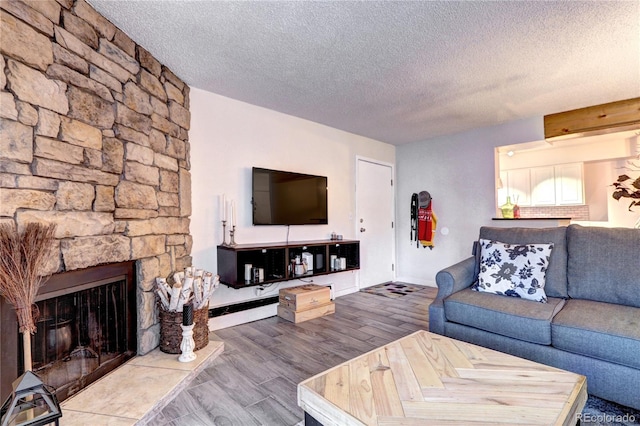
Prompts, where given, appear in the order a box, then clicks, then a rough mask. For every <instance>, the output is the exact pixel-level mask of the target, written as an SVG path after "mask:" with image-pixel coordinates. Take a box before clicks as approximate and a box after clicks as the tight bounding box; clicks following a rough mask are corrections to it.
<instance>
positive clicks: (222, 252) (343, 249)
mask: <svg viewBox="0 0 640 426" xmlns="http://www.w3.org/2000/svg"><path fill="white" fill-rule="evenodd" d="M303 252H308V253H311V254H312V255H313V257H314V259H322V262H320V263H318V262H315V261H314V265H313V266H314V268H313V271H309V272H307V273H305V274H301V275H296V274H295V273H294V271H292V270H290V268H289V266H290V264H291V259H295V257H296V256H302V253H303ZM332 255H335V256H337V257H338V258H340V257H344V258H345V260H346V265H345V268H344V269H339V270H336V269H335V268H334V267H333V265H331V264H330V263H331V262H330V260H331V256H332ZM245 264H251V265H252V266H253V267H254V268H263V269H264V281H254V280H248V281H245V279H244V265H245ZM356 269H360V241H357V240H315V241H297V242H289V243H260V244H237V245H235V246H218V275H220V282H221V283H222V284H225V285H227V286H229V287H232V288H236V289H237V288H245V287H252V286H257V285H264V284H268V283H273V282H279V281H288V280H296V279H301V278H302V279H304V278H310V277H314V276H318V275H327V274H334V273H337V272H345V271H353V270H356Z"/></svg>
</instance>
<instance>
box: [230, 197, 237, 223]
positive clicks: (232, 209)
mask: <svg viewBox="0 0 640 426" xmlns="http://www.w3.org/2000/svg"><path fill="white" fill-rule="evenodd" d="M229 204H230V206H231V214H230V216H231V218H230V220H231V226H235V224H236V211H235V202H234V201H233V200H231V202H230V203H229Z"/></svg>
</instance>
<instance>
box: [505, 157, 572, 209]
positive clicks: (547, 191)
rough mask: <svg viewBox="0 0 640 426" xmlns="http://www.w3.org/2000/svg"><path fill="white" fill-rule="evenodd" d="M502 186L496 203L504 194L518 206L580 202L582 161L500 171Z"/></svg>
mask: <svg viewBox="0 0 640 426" xmlns="http://www.w3.org/2000/svg"><path fill="white" fill-rule="evenodd" d="M500 179H501V180H502V184H503V188H502V189H500V190H498V206H501V205H503V204H504V203H505V202H506V200H507V196H510V197H511V202H512V203H514V204H518V205H519V206H532V207H535V206H562V205H571V204H583V203H584V184H583V167H582V163H569V164H558V165H555V166H543V167H532V168H529V169H513V170H506V171H501V172H500Z"/></svg>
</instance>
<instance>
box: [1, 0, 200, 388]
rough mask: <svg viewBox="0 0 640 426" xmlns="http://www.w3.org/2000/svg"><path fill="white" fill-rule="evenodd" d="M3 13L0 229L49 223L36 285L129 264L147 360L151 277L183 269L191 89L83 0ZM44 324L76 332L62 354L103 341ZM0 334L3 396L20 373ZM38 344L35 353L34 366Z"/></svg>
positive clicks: (187, 239)
mask: <svg viewBox="0 0 640 426" xmlns="http://www.w3.org/2000/svg"><path fill="white" fill-rule="evenodd" d="M0 18H1V20H2V22H1V23H0V32H1V34H0V38H1V39H2V43H0V133H2V138H0V223H9V224H11V225H12V226H16V227H18V228H19V229H21V228H22V227H23V226H24V225H25V224H26V223H28V222H34V221H35V222H44V223H55V224H56V225H57V230H56V235H55V238H56V240H55V245H54V247H53V253H54V254H53V256H52V257H51V259H50V262H49V265H48V272H49V273H52V274H54V275H53V278H52V279H51V281H50V282H49V283H48V284H46V285H45V286H44V287H43V289H42V290H43V291H44V292H50V291H53V290H52V289H54V288H56V285H57V284H56V282H58V281H57V280H58V278H57V277H58V276H59V275H60V276H64V275H65V274H68V273H71V272H74V271H90V270H92V269H93V268H94V267H98V269H100V268H102V267H103V265H113V266H115V265H119V264H121V263H122V262H131V265H132V272H131V274H133V275H134V278H135V279H133V280H131V282H132V283H135V288H134V296H133V297H130V299H128V300H130V301H132V302H135V315H134V316H133V317H134V318H135V321H134V324H133V327H134V328H133V331H132V332H131V333H133V334H134V335H135V339H134V340H135V342H136V344H135V347H134V349H133V352H137V353H138V354H145V353H147V352H149V351H151V350H152V349H154V348H155V347H157V346H158V343H159V324H158V318H157V311H156V308H155V294H154V292H153V285H154V279H155V277H157V276H168V275H169V274H170V273H171V272H172V271H175V270H181V269H183V268H184V267H186V266H190V265H191V256H190V254H191V245H192V239H191V235H190V233H189V224H190V220H189V216H190V215H191V175H190V172H189V169H190V163H189V141H188V130H189V126H190V113H189V87H188V86H187V85H186V84H185V83H184V82H183V81H182V80H181V79H180V78H178V77H177V76H176V75H174V74H173V73H172V72H171V71H170V70H169V69H168V68H167V67H165V66H164V65H162V64H161V63H160V62H158V61H157V60H156V59H155V58H154V57H153V56H152V55H151V54H150V53H149V52H147V51H146V50H145V49H144V48H143V47H141V46H139V45H137V44H136V43H135V42H134V41H133V40H131V39H130V38H129V37H128V36H127V35H126V34H125V33H124V32H122V31H121V30H119V29H118V28H117V27H116V26H114V25H113V24H112V23H111V22H109V21H108V20H106V19H105V18H104V17H103V16H101V15H100V14H99V13H97V12H96V11H95V10H94V9H93V8H92V7H91V6H90V5H89V4H88V3H86V2H85V1H84V0H55V1H54V0H46V1H32V0H23V1H18V0H16V1H12V2H5V1H3V2H1V3H0ZM58 290H59V289H58ZM56 291H57V290H56ZM110 291H117V290H110ZM0 306H1V311H0V316H1V319H2V323H4V322H6V321H14V324H15V313H14V312H13V310H12V309H11V308H10V307H8V306H7V305H6V303H5V302H4V301H3V300H0ZM42 309H43V310H45V313H47V315H48V311H47V309H49V308H47V307H46V306H44V305H43V307H42ZM109 309H111V308H109ZM118 309H120V308H118ZM47 318H48V316H47ZM89 318H93V319H91V320H90V319H89ZM82 320H83V319H82V317H79V318H78V317H75V319H74V320H73V321H76V322H79V321H82ZM84 320H85V321H87V322H89V321H93V324H94V325H95V322H96V321H97V316H96V315H95V314H86V315H85V319H84ZM49 321H54V322H50V323H42V324H40V328H41V330H39V331H38V332H39V333H40V331H43V333H44V334H58V335H59V336H61V335H65V334H69V333H70V334H72V335H73V338H74V339H75V340H73V342H72V345H75V346H74V347H73V348H69V349H65V351H69V353H68V354H67V355H66V356H67V357H68V356H71V354H72V352H73V350H75V349H78V351H76V352H75V353H74V355H78V354H79V353H80V352H81V351H83V350H87V347H88V346H91V342H90V340H91V339H93V340H96V339H98V340H101V339H103V337H104V336H102V335H100V333H103V332H102V331H96V332H95V333H97V336H96V335H93V336H87V335H85V336H84V337H83V336H80V335H79V334H78V333H77V332H76V331H74V330H75V329H77V327H76V326H71V325H68V324H69V323H67V322H66V321H72V320H69V319H67V318H59V319H55V320H52V319H49ZM74 327H76V328H75V329H74ZM52 330H53V331H52ZM74 333H76V335H74ZM105 333H106V331H105ZM82 339H84V340H82ZM0 340H2V341H0V352H1V353H2V363H0V397H1V398H2V399H4V398H5V397H6V396H7V395H8V392H9V390H10V383H11V381H13V380H14V379H15V378H16V377H17V374H18V372H17V371H15V370H12V369H10V368H9V367H6V365H7V364H5V360H6V359H8V360H9V361H11V360H13V361H11V362H13V363H14V364H12V365H16V366H17V365H18V364H17V360H18V359H19V354H18V349H17V348H16V347H15V345H16V343H15V342H16V340H7V341H5V335H4V331H3V336H2V339H0ZM35 340H36V341H37V339H35ZM45 340H46V339H45ZM103 349H104V348H103ZM103 349H100V350H103ZM48 350H50V349H48V348H47V345H46V342H45V343H44V346H43V343H42V341H40V346H39V347H36V348H34V351H35V352H36V354H37V355H40V356H44V358H45V361H46V354H47V351H48ZM91 350H92V351H94V352H96V349H95V348H91ZM108 350H109V351H110V349H108ZM38 351H39V352H38ZM106 351H107V349H104V352H106ZM127 351H131V350H130V349H126V350H125V351H124V352H127ZM87 352H91V351H89V350H87ZM98 352H99V351H98ZM43 354H44V355H43ZM105 356H106V355H105ZM103 358H104V357H103ZM45 361H43V362H45ZM45 363H46V362H45ZM12 368H17V367H12Z"/></svg>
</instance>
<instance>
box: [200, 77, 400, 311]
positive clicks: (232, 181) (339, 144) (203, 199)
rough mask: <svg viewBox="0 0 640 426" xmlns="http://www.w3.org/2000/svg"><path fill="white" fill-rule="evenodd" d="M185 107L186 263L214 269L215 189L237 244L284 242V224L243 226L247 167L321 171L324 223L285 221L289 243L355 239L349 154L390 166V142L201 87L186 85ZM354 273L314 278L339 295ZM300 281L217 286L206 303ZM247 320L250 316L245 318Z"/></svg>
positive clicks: (350, 286) (217, 232)
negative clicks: (232, 214) (231, 210)
mask: <svg viewBox="0 0 640 426" xmlns="http://www.w3.org/2000/svg"><path fill="white" fill-rule="evenodd" d="M190 110H191V130H190V132H189V140H190V144H191V176H192V203H193V213H192V216H191V234H192V235H193V249H192V255H193V264H194V265H195V266H197V267H198V268H204V269H206V270H209V271H217V258H216V256H217V255H216V246H217V245H218V244H220V243H221V242H222V225H221V222H220V220H221V218H220V208H219V202H220V195H221V194H222V193H224V194H225V196H226V198H227V200H230V199H233V200H235V203H236V207H237V219H238V226H237V227H236V242H237V243H240V244H241V243H260V242H281V241H285V240H286V233H287V228H286V227H284V226H253V225H252V224H251V204H250V201H251V168H252V167H254V166H255V167H265V168H270V169H278V170H287V171H295V172H302V173H309V174H316V175H322V176H327V178H328V185H329V200H328V201H329V225H307V226H291V229H290V235H289V241H301V240H315V239H328V238H329V236H330V234H331V232H332V231H336V232H337V233H339V234H343V235H344V237H345V238H357V235H356V233H355V227H356V226H355V221H354V219H353V215H354V214H355V192H354V191H355V164H356V156H363V157H367V158H371V159H375V160H379V161H384V162H387V163H391V164H395V147H394V146H392V145H389V144H385V143H382V142H378V141H375V140H372V139H368V138H365V137H362V136H358V135H354V134H351V133H347V132H343V131H340V130H336V129H333V128H330V127H327V126H324V125H320V124H317V123H314V122H311V121H307V120H303V119H300V118H297V117H293V116H289V115H286V114H281V113H279V112H276V111H272V110H269V109H265V108H261V107H257V106H255V105H250V104H247V103H244V102H239V101H236V100H233V99H229V98H226V97H223V96H220V95H216V94H213V93H210V92H206V91H203V90H199V89H195V88H193V89H192V90H191V94H190ZM227 241H228V236H227ZM357 278H358V272H343V273H338V274H331V275H326V276H319V277H316V278H314V280H315V281H316V282H318V283H333V284H334V291H335V292H336V293H337V294H346V293H348V292H351V291H355V290H356V288H357V287H356V285H357ZM300 284H301V282H300V281H297V280H296V281H288V282H285V283H282V284H280V286H279V287H276V286H274V288H271V289H269V290H270V291H269V292H267V291H265V292H264V293H262V294H257V293H256V287H251V288H246V289H239V290H235V289H232V288H229V287H226V286H224V285H221V286H220V288H219V289H218V290H217V291H216V293H214V295H213V298H212V304H211V307H216V306H225V305H228V304H232V303H236V302H240V301H246V300H251V299H255V298H258V297H260V296H271V295H277V291H278V288H283V287H289V286H293V285H300ZM253 319H257V318H250V319H248V320H253Z"/></svg>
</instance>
